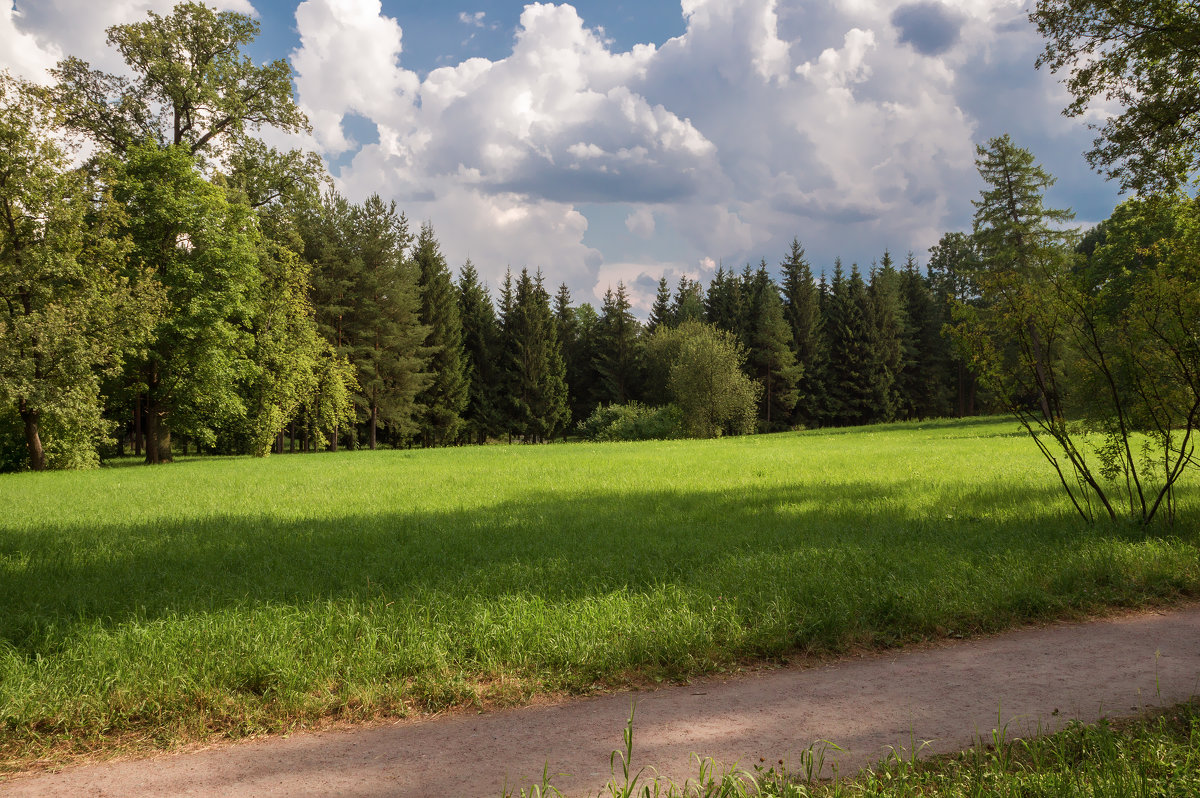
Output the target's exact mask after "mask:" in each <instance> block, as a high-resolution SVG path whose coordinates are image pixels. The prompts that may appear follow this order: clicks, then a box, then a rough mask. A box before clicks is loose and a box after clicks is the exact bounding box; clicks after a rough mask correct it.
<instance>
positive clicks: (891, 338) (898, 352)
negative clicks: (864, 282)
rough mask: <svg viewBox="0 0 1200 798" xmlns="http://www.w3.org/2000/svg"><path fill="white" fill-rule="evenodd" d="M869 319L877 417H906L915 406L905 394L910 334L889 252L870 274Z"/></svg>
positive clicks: (880, 419)
mask: <svg viewBox="0 0 1200 798" xmlns="http://www.w3.org/2000/svg"><path fill="white" fill-rule="evenodd" d="M867 293H868V294H869V295H870V300H871V301H870V310H871V313H870V317H871V322H872V327H873V330H872V332H873V333H874V340H873V342H872V343H873V347H874V350H875V359H876V366H875V368H874V369H872V371H873V376H874V379H873V382H874V385H875V390H876V399H875V404H876V409H875V418H876V420H879V421H891V420H892V419H895V418H897V417H907V416H908V415H909V414H910V413H911V412H912V406H911V404H910V403H909V402H908V401H907V397H906V395H905V393H904V391H903V381H904V379H905V371H906V370H911V369H912V360H911V356H912V353H911V352H910V351H906V348H905V341H906V339H907V338H908V335H909V322H908V316H907V314H906V312H905V308H904V297H903V296H902V294H901V286H900V273H899V272H897V271H896V267H895V263H894V261H893V260H892V255H891V253H890V252H887V251H886V250H885V251H884V253H883V258H882V259H881V260H880V262H879V267H878V268H877V269H874V270H872V272H871V284H870V286H869V288H868V292H867Z"/></svg>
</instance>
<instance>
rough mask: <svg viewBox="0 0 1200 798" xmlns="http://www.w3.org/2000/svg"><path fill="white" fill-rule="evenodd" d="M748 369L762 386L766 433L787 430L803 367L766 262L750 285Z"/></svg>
mask: <svg viewBox="0 0 1200 798" xmlns="http://www.w3.org/2000/svg"><path fill="white" fill-rule="evenodd" d="M750 289H751V290H750V295H749V302H748V303H747V306H748V307H749V309H750V314H749V315H750V318H749V338H750V349H749V353H748V357H747V363H746V365H747V368H748V369H749V370H750V371H751V375H750V376H751V378H752V379H754V380H755V381H756V382H758V384H759V385H760V386H761V388H762V390H761V392H760V394H759V408H758V411H759V412H758V418H759V425H760V427H761V428H762V429H763V430H764V431H766V432H777V431H779V430H785V429H788V427H789V426H790V421H791V415H792V410H793V409H795V407H796V399H797V391H796V382H797V380H798V379H799V376H800V369H799V367H798V366H797V365H796V356H795V355H794V354H793V353H792V333H791V328H790V327H789V326H788V323H787V321H786V320H785V319H784V315H783V300H781V299H780V297H779V286H777V285H776V284H775V281H774V280H772V279H771V276H770V274H768V273H767V262H766V261H765V260H764V261H763V262H762V263H761V264H759V267H758V270H757V271H756V272H755V273H754V277H753V281H752V283H751V285H750Z"/></svg>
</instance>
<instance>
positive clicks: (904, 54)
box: [0, 0, 1120, 316]
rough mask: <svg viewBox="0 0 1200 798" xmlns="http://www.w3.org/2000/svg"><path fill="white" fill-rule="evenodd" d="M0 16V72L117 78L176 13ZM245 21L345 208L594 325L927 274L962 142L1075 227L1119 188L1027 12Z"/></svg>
mask: <svg viewBox="0 0 1200 798" xmlns="http://www.w3.org/2000/svg"><path fill="white" fill-rule="evenodd" d="M7 3H8V0H5V2H4V3H3V4H0V69H5V68H6V69H8V70H10V71H12V72H13V73H15V74H19V75H22V76H24V77H28V78H30V79H33V80H46V79H47V74H46V69H48V68H49V67H51V66H53V65H54V63H55V62H56V61H57V60H58V59H59V58H61V57H63V56H64V55H68V54H69V55H75V56H78V57H80V58H83V59H84V60H87V61H89V62H91V63H92V64H93V66H95V67H97V68H101V69H105V70H108V71H114V72H117V71H120V70H121V69H122V64H121V61H120V58H119V56H118V55H117V54H116V53H115V52H114V51H112V50H111V49H110V48H108V47H107V45H106V44H105V33H104V30H105V29H106V28H107V27H108V26H110V25H113V24H118V23H122V22H129V21H136V20H141V19H144V18H145V15H146V12H147V11H150V10H154V11H157V12H159V13H165V12H167V11H169V9H170V7H171V6H172V5H173V2H172V0H105V1H104V2H96V0H17V2H15V3H12V4H11V7H6V4H7ZM210 4H211V5H214V6H216V7H217V8H220V9H229V10H234V11H239V12H242V13H247V14H251V15H253V16H254V17H255V18H256V19H257V20H258V21H259V23H260V25H261V29H262V32H261V35H260V36H259V38H258V40H257V41H256V42H255V43H254V45H253V46H252V48H251V50H250V55H251V57H253V58H254V59H255V60H256V61H270V60H275V59H281V58H282V59H287V60H288V61H289V63H290V64H291V66H292V68H293V70H294V72H295V90H296V100H297V102H298V103H299V105H300V107H301V108H302V109H303V110H304V111H305V113H306V114H307V115H308V117H309V119H310V120H311V122H312V127H313V132H312V134H311V136H305V137H301V138H299V139H291V140H285V139H284V138H283V137H281V136H278V137H273V138H272V137H268V138H269V140H271V142H272V143H274V144H278V145H280V146H284V145H286V146H303V147H306V148H308V149H313V150H316V151H317V152H319V153H321V155H322V156H323V157H324V158H325V160H326V162H327V164H328V165H329V168H330V171H331V174H332V175H333V177H334V181H335V185H336V187H337V188H338V190H340V191H342V192H343V193H344V194H346V195H347V196H348V197H349V198H350V199H351V200H353V201H356V202H357V201H361V200H363V199H366V198H367V197H368V196H370V195H371V194H373V193H378V194H379V195H381V196H382V197H384V198H385V199H390V200H395V201H396V203H397V205H398V207H399V208H400V209H402V210H403V211H404V212H405V213H406V214H407V216H408V218H409V220H410V223H411V224H412V225H413V227H414V228H415V227H416V226H417V225H419V224H420V223H421V222H423V221H429V222H431V223H432V225H433V228H434V231H435V233H436V235H437V237H438V239H439V241H440V242H441V244H442V250H443V252H444V253H445V255H446V257H447V260H448V262H449V264H450V266H451V268H452V269H453V270H454V271H455V272H457V270H458V268H459V267H460V266H461V265H462V264H463V262H464V261H465V260H466V259H467V258H470V259H471V261H472V262H473V263H474V264H475V266H476V268H477V269H478V270H479V271H480V274H481V275H482V276H483V277H484V279H485V280H486V281H487V282H488V283H489V284H490V285H491V286H492V287H493V288H494V287H495V286H497V285H498V284H499V283H500V281H501V280H502V279H503V275H504V272H505V269H506V268H509V267H511V268H512V269H513V270H514V271H519V270H520V269H521V268H523V267H528V268H529V269H530V270H531V271H532V270H536V269H541V270H542V271H543V273H544V274H545V277H546V280H547V283H548V284H549V285H550V286H551V287H552V288H553V287H555V286H557V285H558V284H559V283H566V284H567V286H568V287H569V288H570V289H571V293H572V295H573V297H574V299H575V301H576V302H591V303H593V304H598V303H599V301H600V300H601V298H602V297H603V295H604V293H605V291H606V290H607V289H609V288H615V287H616V285H617V282H618V281H623V282H624V283H625V284H626V285H627V286H628V287H629V289H630V291H631V293H632V295H633V298H634V302H635V310H637V311H638V312H639V315H642V316H644V315H645V313H646V311H647V309H648V308H649V305H650V303H651V302H652V301H653V297H654V291H655V288H656V287H657V284H658V280H659V278H660V277H662V276H666V277H667V279H668V280H669V281H670V283H671V284H672V286H674V285H675V284H676V283H677V282H678V281H679V278H680V277H682V276H688V277H689V278H691V279H701V280H704V281H706V282H707V280H708V279H710V278H711V277H712V275H713V273H714V272H715V270H716V269H717V268H718V267H721V266H723V267H725V268H726V269H737V270H740V269H741V268H742V267H743V266H744V265H745V264H747V263H750V264H753V265H757V264H758V263H759V262H760V261H761V260H764V259H765V260H766V262H767V264H768V267H769V268H770V269H771V270H772V271H773V272H775V273H777V270H778V264H779V262H780V261H781V260H782V259H783V258H784V256H785V255H786V253H787V251H788V248H789V245H790V242H791V241H792V239H793V238H794V237H795V238H799V240H800V241H801V243H802V245H803V246H804V247H805V249H806V252H807V254H808V258H809V260H810V262H811V263H812V266H813V268H814V271H816V272H818V273H820V272H822V271H827V270H829V269H831V268H832V264H833V260H834V258H835V257H841V259H842V260H843V261H844V262H845V263H847V264H851V263H857V264H859V265H861V266H862V267H863V268H864V269H869V268H870V265H871V264H872V263H873V262H874V261H876V260H878V259H879V258H880V256H881V255H882V254H883V252H884V251H885V249H886V250H890V251H891V252H892V253H893V255H894V256H895V257H897V258H898V259H903V257H904V255H905V254H906V253H907V252H910V251H911V252H913V253H914V254H915V255H916V257H917V259H918V262H919V263H922V264H923V263H924V262H925V260H926V259H927V257H928V250H929V247H930V246H932V245H933V244H935V243H936V242H937V240H938V239H939V238H940V237H941V235H942V234H943V233H945V232H948V231H956V230H968V229H969V228H970V224H971V216H972V213H973V210H974V209H973V207H972V205H971V200H972V199H975V198H977V197H978V196H979V191H980V188H981V187H982V186H981V183H980V180H979V177H978V175H977V173H976V170H975V165H974V159H975V155H976V151H975V147H976V145H977V144H982V143H986V142H987V140H988V139H990V138H992V137H994V136H999V135H1002V134H1004V133H1009V134H1011V135H1012V136H1013V138H1014V139H1015V141H1016V142H1017V143H1018V144H1019V145H1021V146H1023V147H1026V148H1027V149H1030V150H1031V151H1032V152H1033V153H1034V155H1035V156H1036V157H1037V159H1038V160H1039V161H1040V162H1041V163H1042V164H1043V165H1044V166H1045V167H1046V168H1047V170H1048V171H1050V173H1051V174H1053V175H1055V176H1056V177H1057V178H1058V181H1059V182H1058V184H1057V185H1056V186H1055V187H1054V188H1053V189H1052V190H1051V192H1050V196H1049V202H1050V204H1051V205H1053V206H1054V207H1070V208H1072V209H1074V211H1075V213H1076V216H1077V221H1078V223H1079V224H1080V225H1081V226H1086V225H1091V224H1094V223H1096V222H1098V221H1100V220H1101V219H1103V218H1105V217H1107V216H1108V215H1109V213H1110V212H1111V211H1112V209H1113V207H1114V206H1115V204H1116V203H1117V202H1118V201H1119V199H1120V198H1119V197H1118V194H1117V189H1116V186H1114V185H1113V184H1110V183H1106V182H1105V181H1104V180H1103V179H1101V178H1100V177H1099V176H1098V175H1096V174H1095V173H1093V172H1092V171H1091V170H1090V168H1089V167H1088V166H1087V164H1086V162H1085V161H1084V159H1083V156H1082V153H1083V152H1084V151H1085V150H1086V149H1088V147H1089V146H1090V143H1091V140H1092V138H1093V135H1094V134H1093V132H1092V131H1091V130H1089V129H1088V127H1087V122H1088V121H1092V122H1095V121H1097V120H1096V119H1091V120H1080V119H1068V118H1066V117H1064V116H1063V115H1062V114H1061V110H1062V108H1064V107H1065V106H1066V105H1067V103H1068V101H1069V97H1068V94H1067V92H1066V90H1065V88H1064V87H1063V86H1062V85H1061V82H1060V80H1059V77H1058V76H1055V75H1052V74H1050V73H1048V72H1041V71H1038V70H1036V69H1035V68H1034V62H1035V60H1036V58H1037V55H1038V53H1039V52H1040V51H1041V39H1040V38H1039V36H1038V34H1037V31H1036V29H1035V28H1034V27H1033V25H1032V24H1030V23H1029V22H1028V20H1027V18H1026V14H1027V12H1028V8H1027V6H1028V3H1027V2H1026V1H1025V0H915V1H905V0H900V1H896V0H891V1H889V0H676V1H675V2H671V1H670V0H640V1H633V0H616V1H614V0H608V1H607V2H606V1H605V0H578V2H575V3H558V4H556V3H522V2H512V1H510V0H461V1H460V0H403V1H401V0H382V2H381V0H302V1H298V0H215V2H211V3H210Z"/></svg>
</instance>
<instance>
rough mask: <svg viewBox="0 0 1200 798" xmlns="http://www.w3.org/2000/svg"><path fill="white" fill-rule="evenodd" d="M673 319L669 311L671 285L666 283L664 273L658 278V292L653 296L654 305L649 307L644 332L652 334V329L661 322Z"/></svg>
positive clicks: (670, 321)
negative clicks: (648, 317)
mask: <svg viewBox="0 0 1200 798" xmlns="http://www.w3.org/2000/svg"><path fill="white" fill-rule="evenodd" d="M674 321H675V319H674V315H673V314H672V313H671V287H670V286H669V285H668V284H667V276H666V275H665V274H664V275H663V276H662V277H660V278H659V279H658V293H657V294H655V296H654V305H653V306H652V307H651V308H650V319H649V320H648V321H647V322H646V334H647V335H653V334H654V331H655V330H656V329H658V327H660V326H661V325H663V324H672V323H673V322H674Z"/></svg>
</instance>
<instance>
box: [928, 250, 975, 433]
mask: <svg viewBox="0 0 1200 798" xmlns="http://www.w3.org/2000/svg"><path fill="white" fill-rule="evenodd" d="M979 268H980V260H979V252H978V250H977V249H976V247H975V242H974V241H973V240H972V239H971V237H970V236H969V235H967V234H965V233H946V234H945V235H943V236H942V237H941V239H940V240H939V241H938V243H937V244H936V245H934V246H933V247H932V248H930V250H929V288H930V292H931V293H932V294H933V304H934V309H935V312H936V317H937V319H938V321H939V322H940V324H939V325H938V328H939V330H944V329H945V325H947V324H949V323H950V321H951V307H952V305H953V304H954V303H958V304H962V305H974V304H977V303H978V296H979V292H978V289H977V287H976V285H975V275H976V273H977V272H978V270H979ZM939 337H940V338H941V344H942V345H941V349H940V351H941V353H942V358H941V359H940V368H939V371H940V373H941V374H942V379H943V380H945V381H946V382H947V383H948V384H949V385H950V386H951V388H950V389H949V390H950V394H951V397H952V399H951V401H952V411H953V413H954V415H956V416H958V417H959V418H963V417H966V416H973V415H975V412H976V407H975V404H976V393H977V391H978V378H977V375H976V374H975V372H974V370H973V369H972V368H971V367H970V365H969V364H968V363H967V361H966V359H965V358H964V357H963V356H962V355H961V354H959V353H958V352H957V351H956V350H955V349H954V347H952V346H951V345H950V341H949V339H948V338H947V337H946V336H945V334H944V333H939Z"/></svg>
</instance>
